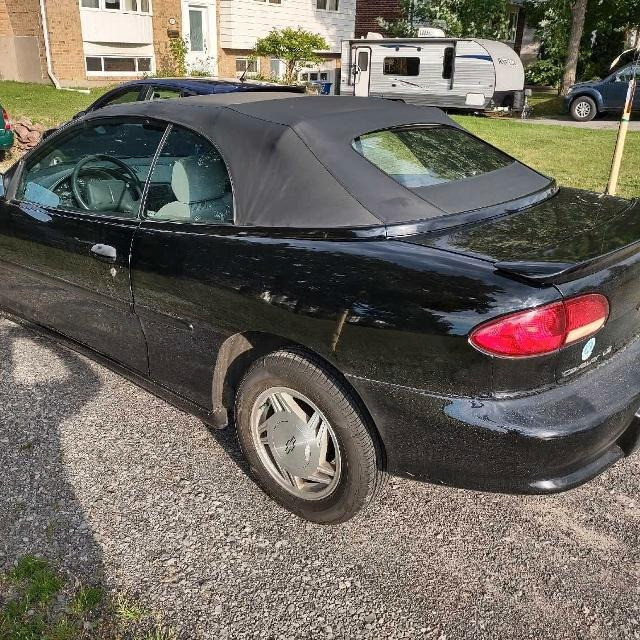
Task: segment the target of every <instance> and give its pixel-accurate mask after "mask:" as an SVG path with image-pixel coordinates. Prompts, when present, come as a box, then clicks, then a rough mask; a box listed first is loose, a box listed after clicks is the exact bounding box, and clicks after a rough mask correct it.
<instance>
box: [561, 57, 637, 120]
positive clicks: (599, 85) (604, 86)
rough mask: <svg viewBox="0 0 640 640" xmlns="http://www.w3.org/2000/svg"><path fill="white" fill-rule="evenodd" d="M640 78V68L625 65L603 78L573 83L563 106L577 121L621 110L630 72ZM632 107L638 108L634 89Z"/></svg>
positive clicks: (630, 75)
mask: <svg viewBox="0 0 640 640" xmlns="http://www.w3.org/2000/svg"><path fill="white" fill-rule="evenodd" d="M633 73H635V76H636V78H637V79H638V80H640V68H638V67H637V66H636V67H634V65H627V66H626V67H623V68H622V69H618V70H617V71H614V72H613V73H612V74H611V75H609V76H608V77H606V78H605V79H604V80H596V81H593V82H579V83H578V84H574V85H573V87H571V89H569V93H568V94H567V97H566V98H565V108H566V110H567V111H569V113H570V114H571V117H572V118H573V119H574V120H577V121H578V122H587V121H589V120H593V119H594V118H595V117H596V116H597V115H599V114H604V113H616V112H618V113H619V112H621V111H622V110H623V108H624V103H625V99H626V97H627V89H628V87H629V80H630V79H631V77H632V74H633ZM633 109H634V110H638V109H640V92H637V91H636V95H635V98H634V101H633Z"/></svg>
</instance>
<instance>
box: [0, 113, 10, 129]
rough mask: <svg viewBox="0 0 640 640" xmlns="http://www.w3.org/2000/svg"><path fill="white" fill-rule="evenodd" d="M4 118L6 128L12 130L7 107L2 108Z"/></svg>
mask: <svg viewBox="0 0 640 640" xmlns="http://www.w3.org/2000/svg"><path fill="white" fill-rule="evenodd" d="M2 119H3V120H4V130H5V131H11V120H10V118H9V114H8V113H7V110H6V109H3V110H2Z"/></svg>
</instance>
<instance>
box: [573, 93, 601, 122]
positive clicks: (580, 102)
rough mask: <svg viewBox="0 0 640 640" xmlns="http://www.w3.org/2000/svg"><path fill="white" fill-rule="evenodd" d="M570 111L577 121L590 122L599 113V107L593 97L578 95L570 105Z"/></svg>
mask: <svg viewBox="0 0 640 640" xmlns="http://www.w3.org/2000/svg"><path fill="white" fill-rule="evenodd" d="M569 113H570V114H571V117H572V118H573V119H574V120H575V121H576V122H589V121H590V120H593V119H594V118H595V117H596V115H597V114H598V107H597V106H596V103H595V101H594V100H593V98H590V97H589V96H578V97H577V98H576V99H575V100H574V101H573V102H572V103H571V107H569Z"/></svg>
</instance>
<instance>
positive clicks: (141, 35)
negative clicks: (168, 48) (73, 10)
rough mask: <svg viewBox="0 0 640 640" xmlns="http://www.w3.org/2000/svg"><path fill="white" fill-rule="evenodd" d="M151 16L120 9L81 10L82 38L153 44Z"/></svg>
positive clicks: (86, 40) (88, 40) (90, 40)
mask: <svg viewBox="0 0 640 640" xmlns="http://www.w3.org/2000/svg"><path fill="white" fill-rule="evenodd" d="M151 20H152V18H151V16H150V15H144V14H142V15H141V14H136V13H125V12H120V11H100V10H92V9H81V10H80V22H81V24H82V39H83V40H84V41H85V42H121V43H123V44H152V43H153V26H152V24H151Z"/></svg>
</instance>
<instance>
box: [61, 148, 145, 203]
mask: <svg viewBox="0 0 640 640" xmlns="http://www.w3.org/2000/svg"><path fill="white" fill-rule="evenodd" d="M95 160H106V161H107V162H111V163H113V164H115V165H116V166H117V167H119V168H120V169H122V171H123V172H124V173H125V174H126V175H127V176H128V177H129V178H131V184H130V183H129V182H128V181H125V182H126V185H127V188H133V189H134V191H135V192H136V195H137V196H138V200H142V183H141V182H140V178H138V176H137V175H136V172H135V171H134V170H133V169H132V168H131V167H130V166H129V165H128V164H125V163H124V162H123V161H122V160H120V158H114V157H113V156H110V155H107V154H106V153H96V154H94V155H89V156H85V157H84V158H82V160H80V162H78V164H77V165H76V166H75V168H74V169H73V173H72V174H71V178H70V182H71V190H72V191H73V195H74V197H75V199H76V200H77V201H78V204H79V205H80V206H81V207H82V208H83V209H86V210H87V211H92V210H93V209H92V207H90V206H89V204H88V203H87V202H86V200H85V199H84V196H83V195H82V191H81V189H80V185H79V184H78V178H79V177H80V174H81V173H82V170H83V169H84V168H85V167H86V166H87V165H88V164H89V163H90V162H94V161H95ZM98 170H100V171H105V169H104V168H102V167H99V168H98Z"/></svg>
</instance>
